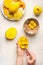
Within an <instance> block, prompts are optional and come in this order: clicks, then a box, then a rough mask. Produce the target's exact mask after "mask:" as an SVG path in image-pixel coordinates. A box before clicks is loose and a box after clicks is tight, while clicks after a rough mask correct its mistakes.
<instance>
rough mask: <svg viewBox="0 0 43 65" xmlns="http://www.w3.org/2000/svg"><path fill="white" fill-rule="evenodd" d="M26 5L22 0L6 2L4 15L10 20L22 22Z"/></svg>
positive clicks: (4, 3)
mask: <svg viewBox="0 0 43 65" xmlns="http://www.w3.org/2000/svg"><path fill="white" fill-rule="evenodd" d="M24 10H25V3H24V2H23V1H22V0H4V1H3V3H2V14H3V15H4V16H5V17H6V18H7V19H9V20H17V21H18V20H20V19H21V18H22V17H23V14H24Z"/></svg>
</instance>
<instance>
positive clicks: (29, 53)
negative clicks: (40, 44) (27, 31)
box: [27, 50, 36, 60]
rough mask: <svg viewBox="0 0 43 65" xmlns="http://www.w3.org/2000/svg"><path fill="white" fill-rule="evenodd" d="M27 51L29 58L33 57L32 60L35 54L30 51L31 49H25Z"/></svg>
mask: <svg viewBox="0 0 43 65" xmlns="http://www.w3.org/2000/svg"><path fill="white" fill-rule="evenodd" d="M27 53H28V55H29V56H30V57H31V59H33V60H35V59H36V56H35V54H34V53H33V52H32V51H30V50H29V51H28V50H27Z"/></svg>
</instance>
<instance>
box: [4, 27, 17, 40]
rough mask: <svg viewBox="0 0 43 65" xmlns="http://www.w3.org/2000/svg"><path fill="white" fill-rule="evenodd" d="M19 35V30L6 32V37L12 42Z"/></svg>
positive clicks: (13, 29) (12, 29) (10, 29)
mask: <svg viewBox="0 0 43 65" xmlns="http://www.w3.org/2000/svg"><path fill="white" fill-rule="evenodd" d="M16 35H17V30H16V28H9V29H8V30H7V31H6V32H5V37H6V38H7V39H9V40H12V39H14V38H15V37H16Z"/></svg>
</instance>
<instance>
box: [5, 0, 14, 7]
mask: <svg viewBox="0 0 43 65" xmlns="http://www.w3.org/2000/svg"><path fill="white" fill-rule="evenodd" d="M12 1H13V0H4V6H5V7H7V8H9V4H10V3H11V2H12Z"/></svg>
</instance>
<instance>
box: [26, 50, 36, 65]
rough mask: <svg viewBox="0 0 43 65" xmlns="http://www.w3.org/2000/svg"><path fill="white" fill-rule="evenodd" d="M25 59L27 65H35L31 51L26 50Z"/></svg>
mask: <svg viewBox="0 0 43 65" xmlns="http://www.w3.org/2000/svg"><path fill="white" fill-rule="evenodd" d="M26 59H27V64H28V65H35V61H36V58H35V55H34V54H33V53H32V52H31V51H29V52H28V51H27V50H26Z"/></svg>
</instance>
